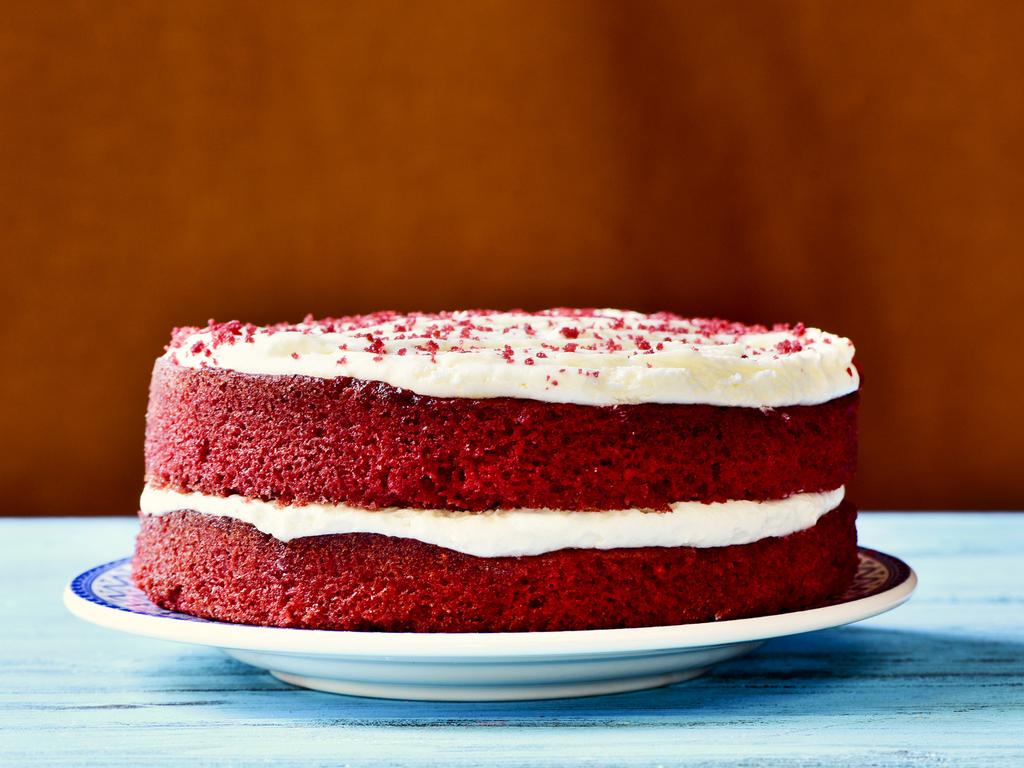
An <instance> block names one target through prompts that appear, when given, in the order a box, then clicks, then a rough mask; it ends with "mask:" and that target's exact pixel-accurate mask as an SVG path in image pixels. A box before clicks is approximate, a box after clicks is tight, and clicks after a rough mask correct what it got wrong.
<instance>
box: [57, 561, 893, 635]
mask: <svg viewBox="0 0 1024 768" xmlns="http://www.w3.org/2000/svg"><path fill="white" fill-rule="evenodd" d="M858 555H859V558H860V565H859V567H858V569H857V575H856V576H855V577H854V580H853V583H852V584H851V585H850V587H849V588H848V589H847V590H846V592H844V593H843V594H842V595H840V596H838V597H836V598H834V599H832V600H829V601H827V602H824V603H821V604H820V605H815V606H809V607H808V609H810V608H823V607H825V606H830V605H840V604H842V603H848V602H851V601H853V600H859V599H861V598H865V597H870V596H871V595H877V594H879V593H881V592H885V591H887V590H890V589H893V588H894V587H897V586H899V585H900V584H902V583H903V582H905V581H906V580H907V579H909V578H910V574H911V570H910V567H909V566H908V565H907V564H906V563H904V562H903V561H902V560H899V559H897V558H895V557H892V556H891V555H887V554H885V553H884V552H878V551H877V550H874V549H867V548H866V547H860V548H859V550H858ZM131 562H132V559H131V558H130V557H122V558H120V559H119V560H111V561H110V562H108V563H103V564H102V565H97V566H96V567H95V568H90V569H89V570H88V571H85V572H84V573H80V574H79V575H78V576H76V577H75V578H74V579H73V580H72V581H71V584H70V585H69V589H70V590H71V592H72V594H74V595H75V596H76V597H80V598H81V599H83V600H87V601H88V602H90V603H93V604H94V605H99V606H102V607H104V608H113V609H114V610H118V611H124V612H125V613H133V614H136V615H141V616H154V617H157V618H163V619H176V620H178V621H192V622H197V623H202V624H227V622H222V621H211V620H210V619H203V618H200V617H198V616H189V615H188V614H186V613H177V612H175V611H168V610H166V609H164V608H161V607H160V606H158V605H156V604H154V603H153V602H151V601H150V599H149V598H148V597H146V595H145V593H143V592H142V590H140V589H139V588H138V587H136V586H135V584H134V583H133V582H132V579H131ZM808 609H804V610H808Z"/></svg>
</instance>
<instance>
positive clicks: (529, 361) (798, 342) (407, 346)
mask: <svg viewBox="0 0 1024 768" xmlns="http://www.w3.org/2000/svg"><path fill="white" fill-rule="evenodd" d="M505 314H514V315H517V317H515V318H513V321H512V322H511V323H509V322H508V319H507V318H505V317H500V318H497V317H495V316H496V315H505ZM768 330H769V329H768V328H767V327H766V326H764V325H747V324H744V323H737V322H732V321H729V320H722V319H718V318H686V317H681V316H679V315H675V314H672V313H669V312H657V313H654V314H649V315H642V314H635V315H633V314H630V315H627V316H622V315H618V314H606V313H605V312H604V311H603V310H595V309H571V308H564V307H562V308H555V309H549V310H545V311H542V312H530V313H527V312H522V311H520V310H509V312H508V313H505V312H499V311H496V310H470V311H464V312H438V313H422V312H412V313H404V314H403V313H397V312H374V313H371V314H367V315H352V316H345V317H327V318H323V319H316V318H314V317H312V316H311V315H307V316H306V317H305V318H304V319H303V321H302V322H301V323H297V324H290V323H278V324H275V325H269V326H264V327H259V326H256V325H253V324H251V323H242V322H240V321H238V320H231V321H228V322H224V323H217V322H215V321H213V320H210V321H209V323H208V324H207V326H206V327H205V328H194V327H186V328H175V329H174V331H173V333H172V335H171V340H170V343H169V344H168V345H167V347H166V349H167V350H168V352H169V355H168V358H169V359H172V360H173V359H176V357H177V356H176V355H175V354H174V352H175V351H177V350H179V349H181V348H182V347H184V346H185V345H186V342H188V352H190V353H191V354H192V355H193V356H201V357H203V358H204V359H206V360H215V358H214V357H213V355H214V352H215V350H216V349H217V348H218V347H220V346H223V345H233V344H236V343H238V342H239V341H241V342H246V343H252V342H253V341H254V340H255V338H256V336H257V335H261V336H262V335H272V334H275V333H280V332H285V331H287V332H292V333H304V334H329V333H337V334H346V335H348V336H349V337H351V338H352V339H353V340H354V341H355V343H352V342H351V341H350V342H349V343H348V344H339V345H338V349H339V350H340V351H342V352H348V351H349V350H350V348H351V349H358V350H361V351H363V352H367V353H370V354H371V355H372V359H373V360H375V361H377V362H380V361H383V360H384V359H385V357H386V356H387V355H389V354H394V355H398V356H399V357H401V356H405V355H407V354H422V355H426V356H429V357H430V359H431V360H432V361H434V362H436V357H437V354H438V353H439V352H442V351H444V352H459V353H467V352H479V351H486V350H494V348H495V339H496V337H497V338H502V339H503V340H507V341H508V342H511V343H500V344H499V345H498V354H499V355H500V356H501V357H502V359H504V360H505V361H506V362H507V363H510V364H511V363H515V362H522V364H524V365H531V366H532V365H537V364H541V363H540V361H546V360H549V359H550V356H551V355H552V354H555V353H562V352H568V353H573V352H579V353H592V354H602V353H603V354H612V353H622V354H625V355H628V356H636V355H653V354H655V353H657V352H665V351H666V350H671V349H673V348H675V349H690V350H693V351H695V352H700V350H701V348H702V347H704V346H705V345H719V344H742V345H745V347H744V348H743V349H742V350H741V352H740V354H739V357H741V358H743V359H749V358H750V357H756V356H759V355H761V354H764V353H769V354H771V355H772V356H773V357H776V358H777V357H778V356H780V355H787V354H793V353H796V352H800V351H801V350H803V349H805V348H807V347H809V346H811V345H813V344H814V343H815V339H813V338H810V337H808V336H807V328H806V326H805V325H804V324H803V323H796V324H795V325H787V324H776V325H773V326H772V327H771V330H772V331H774V332H776V333H782V334H786V338H783V339H782V340H781V341H779V342H778V343H776V344H774V345H773V346H766V345H765V344H764V343H763V342H758V341H756V340H754V341H750V340H749V339H748V338H747V337H748V336H749V335H750V334H760V333H767V332H768ZM199 332H204V333H206V334H207V335H206V336H205V337H204V338H202V339H200V340H195V341H192V340H191V337H192V336H193V335H194V334H196V333H199ZM499 332H500V335H499ZM362 339H365V340H366V344H365V345H364V344H362V343H361V340H362ZM558 339H565V340H566V341H565V342H564V343H562V344H559V343H556V340H558ZM821 340H822V341H824V343H826V344H831V343H832V340H831V339H829V338H825V339H821ZM668 345H675V346H674V347H670V346H668ZM292 357H293V358H296V359H298V358H299V355H298V354H292ZM337 362H338V364H339V365H344V364H346V363H347V362H348V356H342V357H340V358H338V360H337ZM647 365H648V366H650V365H651V363H647ZM560 372H561V371H560ZM579 375H581V376H590V377H594V378H596V377H597V376H598V373H597V371H590V370H586V369H583V368H580V369H579ZM851 375H852V374H851ZM549 383H550V385H551V386H557V383H558V382H557V381H554V380H552V381H550V382H549Z"/></svg>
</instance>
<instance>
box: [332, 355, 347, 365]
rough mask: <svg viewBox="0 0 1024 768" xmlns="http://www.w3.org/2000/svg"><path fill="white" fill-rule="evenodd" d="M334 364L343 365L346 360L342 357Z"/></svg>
mask: <svg viewBox="0 0 1024 768" xmlns="http://www.w3.org/2000/svg"><path fill="white" fill-rule="evenodd" d="M335 362H337V364H338V365H345V364H346V363H347V362H348V358H347V357H345V356H344V355H342V356H341V357H339V358H338V359H337V360H336V361H335Z"/></svg>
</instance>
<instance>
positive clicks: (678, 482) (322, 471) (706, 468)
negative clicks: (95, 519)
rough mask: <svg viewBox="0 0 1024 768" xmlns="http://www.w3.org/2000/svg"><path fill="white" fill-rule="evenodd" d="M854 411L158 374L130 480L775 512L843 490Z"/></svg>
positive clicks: (177, 371)
mask: <svg viewBox="0 0 1024 768" xmlns="http://www.w3.org/2000/svg"><path fill="white" fill-rule="evenodd" d="M857 405H858V395H857V394H856V393H854V394H851V395H847V396H845V397H841V398H838V399H835V400H832V401H829V402H826V403H823V404H820V405H811V406H791V407H781V408H775V409H759V408H725V407H718V406H708V405H670V404H658V403H645V404H640V405H622V406H602V407H594V406H584V405H574V404H565V403H548V402H539V401H536V400H525V399H523V400H520V399H512V398H489V399H481V400H476V399H463V398H437V397H428V396H423V395H417V394H414V393H412V392H409V391H407V390H403V389H397V388H395V387H392V386H390V385H388V384H383V383H379V382H369V381H361V380H357V379H351V378H335V379H320V378H313V377H307V376H262V375H250V374H244V373H237V372H232V371H226V370H218V369H191V368H185V367H181V366H178V365H174V364H173V363H171V362H169V361H167V360H159V361H158V362H157V364H156V367H155V369H154V371H153V381H152V387H151V391H150V405H149V412H148V416H147V419H148V420H147V430H146V472H147V476H148V478H149V481H150V482H152V483H154V484H156V485H169V486H172V487H175V488H179V489H183V490H190V491H199V492H202V493H206V494H213V495H226V494H242V495H244V496H249V497H254V498H260V499H265V500H270V499H276V500H280V501H284V502H296V501H298V502H302V501H322V502H345V503H349V504H352V505H354V506H360V507H369V508H377V507H391V506H395V507H411V508H427V509H452V510H471V511H472V510H485V509H494V508H516V507H527V508H553V509H565V510H599V509H627V508H633V507H639V508H645V509H667V508H668V505H669V504H671V503H673V502H678V501H691V500H696V501H708V502H711V501H729V500H736V499H752V500H766V499H780V498H785V497H787V496H790V495H792V494H795V493H800V492H816V491H826V490H832V489H834V488H838V487H840V486H842V485H845V484H846V483H848V482H849V481H850V479H851V478H852V477H853V473H854V470H855V465H856V439H857V433H856V430H857V427H856V417H857Z"/></svg>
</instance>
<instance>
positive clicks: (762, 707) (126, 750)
mask: <svg viewBox="0 0 1024 768" xmlns="http://www.w3.org/2000/svg"><path fill="white" fill-rule="evenodd" d="M860 528H861V541H862V543H864V544H865V545H867V546H871V547H875V548H877V549H882V550H885V551H888V552H891V553H893V554H896V555H899V556H900V557H902V558H904V559H905V560H907V561H908V562H909V563H910V564H911V565H912V566H914V568H915V569H917V571H918V574H919V576H920V578H921V586H920V588H919V590H918V593H917V594H916V595H915V597H914V598H913V599H912V600H911V602H910V603H909V604H907V605H905V606H903V607H902V608H899V609H897V610H896V611H894V612H893V613H891V614H888V615H885V616H881V617H878V618H876V619H873V620H870V621H866V622H863V623H862V624H858V625H855V626H852V627H846V628H842V629H835V630H829V631H825V632H818V633H814V634H810V635H804V636H800V637H793V638H788V639H782V640H776V641H772V642H769V643H768V644H766V645H765V646H764V647H763V648H762V649H760V650H759V651H757V652H756V653H754V654H752V655H751V656H748V657H746V658H744V659H741V660H739V661H734V662H731V663H728V664H724V665H722V666H720V667H718V668H716V669H715V670H714V671H712V672H711V674H709V675H708V676H706V677H703V678H700V679H697V680H694V681H691V682H688V683H683V684H680V685H677V686H673V687H669V688H662V689H660V690H654V691H646V692H641V693H631V694H620V695H617V696H605V697H600V698H593V699H575V700H562V701H544V702H535V703H529V702H528V703H513V704H433V703H429V704H425V703H413V702H394V701H376V700H372V699H357V698H348V697H342V696H332V695H329V694H321V693H313V692H310V691H305V690H299V689H294V688H290V687H288V686H287V685H285V684H283V683H280V682H278V681H276V680H274V679H273V678H271V677H270V676H269V675H267V674H264V673H261V672H259V671H257V670H255V669H251V668H249V667H246V666H244V665H242V664H240V663H238V662H235V661H232V660H230V659H228V658H227V657H225V656H222V655H220V654H219V653H218V652H216V651H212V650H206V649H198V648H190V647H187V646H180V645H175V644H172V643H164V642H159V641H154V640H147V639H143V638H137V637H130V636H127V635H121V634H118V633H115V632H112V631H108V630H103V629H100V628H98V627H94V626H91V625H88V624H85V623H83V622H81V621H78V620H77V619H75V618H73V617H72V616H70V615H69V614H68V613H66V612H65V610H64V608H63V607H62V605H61V590H62V589H63V587H64V583H65V582H66V581H67V580H68V579H69V578H70V577H71V576H73V575H74V574H77V573H78V572H79V571H81V570H84V569H85V568H87V567H88V566H91V565H94V564H97V563H99V562H102V561H106V560H111V559H114V558H116V557H119V556H121V555H124V554H127V553H128V552H129V551H130V549H131V544H132V536H133V533H134V529H135V521H134V520H131V519H127V518H119V519H112V518H106V519H97V520H68V519H57V520H35V521H32V520H23V519H7V520H0V543H2V544H0V546H2V550H0V554H2V557H0V675H2V685H0V765H2V766H5V767H6V766H18V765H47V766H49V765H97V766H120V765H132V766H137V765H181V766H190V767H192V766H201V765H203V766H205V765H237V764H241V763H272V764H277V765H294V766H303V768H306V767H308V766H313V765H320V764H331V765H352V766H358V765H366V764H387V765H398V766H405V765H424V764H431V763H435V764H443V765H494V766H509V765H564V764H566V763H567V762H570V761H574V762H576V761H579V762H586V763H587V764H590V765H672V764H677V763H684V762H685V763H688V764H697V765H737V764H739V765H763V764H801V765H828V766H832V765H841V764H848V763H850V764H857V765H860V766H865V765H871V766H876V765H936V766H938V765H943V766H945V765H950V764H963V765H973V766H984V765H1017V766H1024V515H1019V516H1017V515H1007V514H1001V515H1000V514H972V515H967V514H915V515H909V514H870V515H864V516H862V518H861V524H860Z"/></svg>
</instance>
